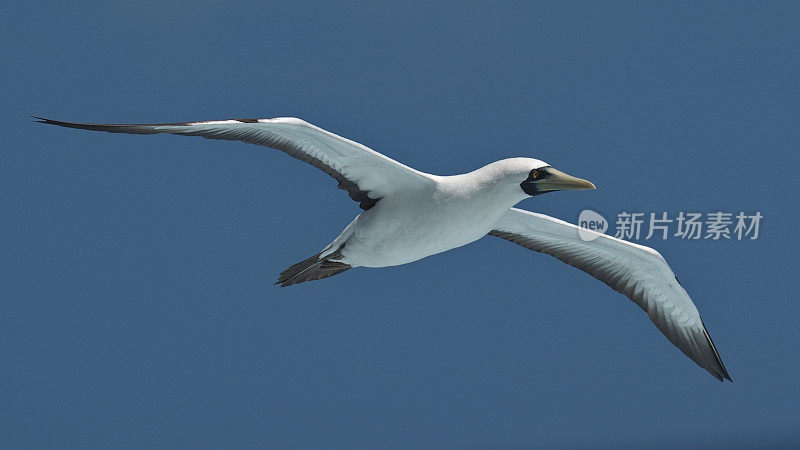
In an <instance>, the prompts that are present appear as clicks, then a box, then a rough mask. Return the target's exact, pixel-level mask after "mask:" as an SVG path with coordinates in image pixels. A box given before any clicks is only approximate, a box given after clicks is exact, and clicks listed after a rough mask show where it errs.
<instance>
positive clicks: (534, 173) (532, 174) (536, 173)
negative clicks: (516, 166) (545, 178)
mask: <svg viewBox="0 0 800 450" xmlns="http://www.w3.org/2000/svg"><path fill="white" fill-rule="evenodd" d="M531 178H533V179H534V180H537V179H539V171H538V170H534V171H533V172H531Z"/></svg>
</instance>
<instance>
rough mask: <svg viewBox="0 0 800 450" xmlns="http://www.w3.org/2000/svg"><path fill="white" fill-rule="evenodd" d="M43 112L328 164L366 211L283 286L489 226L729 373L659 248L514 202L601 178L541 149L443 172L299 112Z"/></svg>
mask: <svg viewBox="0 0 800 450" xmlns="http://www.w3.org/2000/svg"><path fill="white" fill-rule="evenodd" d="M37 119H39V121H40V122H43V123H48V124H53V125H59V126H65V127H71V128H80V129H88V130H95V131H106V132H111V133H131V134H157V133H170V134H180V135H187V136H202V137H205V138H208V139H224V140H238V141H243V142H248V143H252V144H259V145H264V146H267V147H271V148H274V149H277V150H281V151H283V152H285V153H287V154H289V155H291V156H293V157H295V158H297V159H300V160H302V161H305V162H308V163H309V164H311V165H313V166H315V167H317V168H319V169H321V170H323V171H324V172H326V173H327V174H329V175H331V176H332V177H333V178H335V179H336V180H337V181H338V182H339V186H338V187H339V188H341V189H344V190H346V191H347V192H348V194H349V195H350V197H351V198H353V199H354V200H356V201H357V202H359V204H360V206H361V208H362V209H364V212H362V213H361V214H359V215H358V216H357V217H356V218H355V219H353V221H352V222H351V223H350V224H349V225H348V226H347V227H346V228H345V229H344V231H342V233H341V234H340V235H339V236H338V237H337V238H336V239H334V241H333V242H331V243H330V244H329V245H328V246H326V247H325V248H324V249H323V250H322V251H321V252H320V253H318V254H316V255H314V256H312V257H310V258H308V259H306V260H304V261H301V262H299V263H297V264H295V265H293V266H291V267H290V268H289V269H287V270H285V271H284V272H282V273H281V276H280V277H279V279H278V283H280V284H281V285H283V286H288V285H292V284H296V283H301V282H304V281H309V280H317V279H321V278H326V277H329V276H332V275H335V274H338V273H341V272H343V271H345V270H347V269H349V268H351V267H359V266H363V267H385V266H393V265H399V264H406V263H409V262H412V261H416V260H418V259H421V258H424V257H426V256H430V255H434V254H436V253H441V252H444V251H447V250H450V249H453V248H456V247H460V246H462V245H466V244H469V243H470V242H474V241H476V240H478V239H480V238H481V237H483V236H486V235H487V234H489V235H493V236H498V237H501V238H504V239H506V240H509V241H511V242H514V243H516V244H519V245H521V246H523V247H526V248H528V249H531V250H534V251H537V252H542V253H547V254H549V255H552V256H554V257H556V258H558V259H560V260H561V261H564V262H566V263H567V264H570V265H572V266H574V267H577V268H579V269H581V270H583V271H585V272H587V273H589V274H590V275H592V276H594V277H595V278H597V279H599V280H601V281H603V282H604V283H606V284H608V285H609V286H611V287H612V288H613V289H614V290H616V291H618V292H621V293H623V294H625V295H626V296H627V297H628V298H629V299H631V300H632V301H633V302H634V303H636V304H637V305H639V306H640V307H641V308H642V309H644V310H645V311H646V312H647V314H648V316H649V317H650V319H651V320H652V321H653V323H654V324H655V325H656V326H657V327H658V329H659V330H661V332H662V333H664V335H665V336H666V337H667V338H668V339H669V340H670V341H671V342H672V343H673V344H674V345H675V346H677V347H678V348H679V349H680V350H681V351H682V352H683V353H685V354H686V355H687V356H689V357H690V358H691V359H692V360H694V361H695V362H696V363H697V364H698V365H700V366H701V367H703V368H704V369H706V370H707V371H709V372H710V373H711V374H712V375H713V376H714V377H716V378H717V379H719V380H723V379H728V380H730V379H731V378H730V376H729V375H728V372H727V371H726V369H725V366H724V365H723V363H722V360H721V358H720V356H719V353H718V352H717V350H716V348H715V346H714V343H713V342H712V341H711V337H710V336H709V334H708V331H707V330H706V328H705V326H704V324H703V322H702V320H701V319H700V314H699V313H698V311H697V308H696V307H695V305H694V303H693V302H692V300H691V298H690V297H689V295H688V294H687V293H686V291H685V290H684V289H683V287H682V286H681V285H680V283H679V282H678V280H677V279H676V278H675V275H674V274H673V272H672V270H671V269H670V268H669V266H668V265H667V263H666V261H664V258H662V257H661V255H660V254H659V253H658V252H656V251H655V250H653V249H651V248H649V247H644V246H641V245H637V244H633V243H630V242H626V241H623V240H620V239H616V238H613V237H610V236H607V235H604V234H599V233H598V236H597V237H596V238H595V239H592V240H584V239H581V237H580V236H579V234H578V230H579V228H578V227H577V226H575V225H571V224H569V223H566V222H563V221H561V220H558V219H554V218H552V217H548V216H545V215H542V214H536V213H531V212H528V211H523V210H520V209H516V208H513V206H514V205H515V204H516V203H518V202H520V201H521V200H523V199H525V198H528V197H530V196H534V195H539V194H542V193H545V192H551V191H555V190H563V189H593V188H594V185H592V184H591V183H589V182H588V181H586V180H581V179H579V178H575V177H571V176H569V175H566V174H565V173H563V172H560V171H558V170H556V169H554V168H552V167H550V166H549V165H547V164H546V163H545V162H543V161H539V160H536V159H531V158H510V159H504V160H501V161H497V162H494V163H492V164H489V165H487V166H484V167H482V168H480V169H478V170H475V171H473V172H470V173H467V174H463V175H455V176H438V175H432V174H427V173H423V172H420V171H418V170H415V169H412V168H410V167H408V166H405V165H403V164H400V163H399V162H397V161H394V160H392V159H390V158H388V157H386V156H384V155H382V154H380V153H378V152H375V151H373V150H371V149H369V148H367V147H365V146H364V145H361V144H359V143H357V142H353V141H350V140H348V139H345V138H342V137H340V136H337V135H335V134H333V133H330V132H328V131H325V130H323V129H321V128H319V127H316V126H314V125H311V124H309V123H307V122H304V121H302V120H300V119H295V118H276V119H239V120H220V121H210V122H186V123H170V124H132V125H106V124H81V123H72V122H60V121H55V120H49V119H43V118H37ZM587 232H588V233H594V232H589V231H587V230H582V233H584V237H585V233H587Z"/></svg>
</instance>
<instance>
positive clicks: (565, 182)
mask: <svg viewBox="0 0 800 450" xmlns="http://www.w3.org/2000/svg"><path fill="white" fill-rule="evenodd" d="M525 159H526V160H527V161H526V162H527V164H526V166H527V167H525V169H526V170H527V171H526V172H524V173H523V174H522V176H524V177H525V178H524V179H523V180H521V182H520V184H519V186H520V187H521V188H522V191H523V192H525V193H526V194H528V195H530V196H534V195H539V194H544V193H547V192H555V191H563V190H575V191H581V190H584V189H595V187H594V184H592V182H590V181H587V180H584V179H581V178H577V177H573V176H572V175H567V174H565V173H564V172H562V171H560V170H558V169H555V168H553V167H550V165H549V164H547V163H546V162H543V161H539V160H538V159H528V158H525Z"/></svg>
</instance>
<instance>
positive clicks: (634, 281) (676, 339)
mask: <svg viewBox="0 0 800 450" xmlns="http://www.w3.org/2000/svg"><path fill="white" fill-rule="evenodd" d="M579 232H580V233H581V234H579ZM489 234H491V235H493V236H498V237H501V238H503V239H506V240H509V241H511V242H513V243H515V244H519V245H521V246H523V247H525V248H528V249H530V250H534V251H537V252H542V253H547V254H548V255H551V256H554V257H556V258H558V259H559V260H561V261H563V262H565V263H567V264H569V265H571V266H573V267H577V268H578V269H581V270H583V271H584V272H586V273H588V274H589V275H591V276H593V277H595V278H597V279H598V280H600V281H602V282H604V283H606V284H607V285H609V286H611V288H612V289H614V290H615V291H617V292H621V293H623V294H625V296H627V297H628V298H629V299H631V300H632V301H633V302H634V303H636V304H637V305H639V306H640V307H641V308H642V309H643V310H645V311H646V312H647V315H648V316H650V320H651V321H653V323H654V324H655V325H656V326H657V327H658V329H659V330H661V332H662V333H664V335H665V336H666V337H667V339H669V340H670V342H672V343H673V344H674V345H675V346H676V347H678V348H679V349H680V350H681V351H682V352H683V353H684V354H686V356H688V357H689V358H691V359H692V360H693V361H694V362H696V363H697V364H698V365H699V366H700V367H702V368H704V369H706V370H707V371H709V372H710V373H711V375H714V377H716V378H717V379H718V380H720V381H722V380H723V379H727V380H731V377H730V375H728V371H727V370H725V365H724V364H723V363H722V359H721V358H720V356H719V353H718V352H717V349H716V347H715V346H714V342H713V341H712V340H711V336H710V335H709V334H708V330H706V327H705V325H704V324H703V321H702V320H701V319H700V313H699V312H698V311H697V308H696V307H695V305H694V303H693V302H692V299H691V298H690V297H689V294H687V293H686V290H684V289H683V286H681V284H680V282H678V280H677V278H675V274H674V273H672V270H671V269H670V268H669V266H668V265H667V262H666V261H664V258H663V257H662V256H661V254H659V253H658V252H657V251H655V250H653V249H652V248H649V247H645V246H642V245H637V244H633V243H631V242H627V241H623V240H621V239H617V238H614V237H611V236H607V235H605V234H602V233H597V232H594V231H589V230H585V229H582V228H580V227H578V226H575V225H572V224H570V223H567V222H564V221H562V220H558V219H554V218H552V217H549V216H545V215H543V214H536V213H532V212H528V211H523V210H521V209H517V208H511V210H510V211H509V212H508V213H506V215H505V216H504V217H503V218H502V219H501V220H500V222H499V224H498V225H497V226H496V227H495V229H494V230H492V231H491V232H490V233H489ZM582 237H583V238H582ZM585 238H592V240H585ZM731 381H733V380H731Z"/></svg>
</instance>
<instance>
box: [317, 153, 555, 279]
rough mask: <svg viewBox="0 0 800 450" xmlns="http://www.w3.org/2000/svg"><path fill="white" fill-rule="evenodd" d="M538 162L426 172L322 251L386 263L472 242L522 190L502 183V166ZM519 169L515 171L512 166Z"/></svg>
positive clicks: (356, 263)
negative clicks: (457, 171)
mask: <svg viewBox="0 0 800 450" xmlns="http://www.w3.org/2000/svg"><path fill="white" fill-rule="evenodd" d="M531 166H535V167H544V166H546V164H545V163H544V162H542V161H538V160H534V159H529V158H512V159H506V160H502V161H498V162H496V163H493V164H490V165H488V166H485V167H483V168H481V169H478V170H476V171H474V172H470V173H467V174H463V175H454V176H437V175H428V174H426V176H427V177H428V178H429V180H430V181H429V182H428V183H421V185H420V186H419V188H418V189H413V190H407V191H400V192H396V193H393V194H392V195H387V196H386V197H384V198H382V199H381V201H380V202H378V203H377V204H376V205H375V206H374V207H372V208H370V209H369V210H367V211H364V212H363V213H361V214H360V215H359V216H358V217H356V218H355V219H354V220H353V221H352V222H351V223H350V225H348V226H347V228H345V230H344V231H343V232H342V234H341V235H340V236H339V237H337V238H336V240H334V241H333V242H332V243H331V245H330V246H328V247H327V248H326V250H325V251H323V256H324V255H325V253H326V252H335V251H336V250H338V249H339V248H340V247H342V246H343V247H344V248H342V250H341V254H342V256H341V257H340V258H338V259H336V260H337V261H341V262H343V263H346V264H348V265H350V266H351V267H360V266H361V267H387V266H397V265H400V264H406V263H409V262H413V261H416V260H419V259H422V258H425V257H426V256H431V255H434V254H437V253H442V252H444V251H447V250H451V249H453V248H456V247H461V246H463V245H466V244H469V243H472V242H475V241H477V240H478V239H480V238H482V237H484V236H486V234H488V233H489V232H490V231H491V230H492V229H493V228H494V227H495V226H496V225H497V223H498V222H499V221H500V219H501V218H502V217H503V216H504V215H505V214H506V212H508V209H509V208H510V207H511V206H513V205H514V204H516V203H518V202H519V201H520V200H523V199H524V198H525V197H526V195H525V194H524V193H523V192H522V191H521V190H519V189H516V190H517V191H519V193H517V192H515V191H514V190H513V189H509V186H512V185H513V183H512V184H508V183H502V182H500V180H501V179H502V178H501V176H499V174H500V173H502V172H501V169H505V170H506V171H507V172H508V173H512V174H517V173H521V172H525V173H527V172H528V170H526V169H527V168H528V167H531ZM515 168H519V170H513V169H515Z"/></svg>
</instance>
